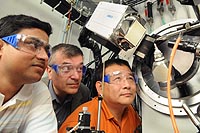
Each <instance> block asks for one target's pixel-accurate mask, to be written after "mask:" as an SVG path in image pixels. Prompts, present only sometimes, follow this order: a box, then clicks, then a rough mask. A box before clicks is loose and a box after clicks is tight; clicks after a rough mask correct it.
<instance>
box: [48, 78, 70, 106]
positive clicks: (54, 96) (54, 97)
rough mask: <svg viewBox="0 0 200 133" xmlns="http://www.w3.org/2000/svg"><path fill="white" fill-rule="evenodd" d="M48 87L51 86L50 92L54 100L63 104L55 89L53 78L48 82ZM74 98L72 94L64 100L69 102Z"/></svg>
mask: <svg viewBox="0 0 200 133" xmlns="http://www.w3.org/2000/svg"><path fill="white" fill-rule="evenodd" d="M48 88H49V92H50V94H51V98H52V101H56V102H57V103H59V104H61V102H60V100H59V99H58V97H57V95H56V93H55V91H54V89H53V82H52V80H49V83H48ZM71 100H72V95H68V96H67V97H66V100H65V101H64V103H66V102H69V101H71Z"/></svg>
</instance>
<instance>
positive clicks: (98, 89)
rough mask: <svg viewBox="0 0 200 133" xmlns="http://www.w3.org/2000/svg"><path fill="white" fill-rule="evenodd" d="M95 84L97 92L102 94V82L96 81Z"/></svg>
mask: <svg viewBox="0 0 200 133" xmlns="http://www.w3.org/2000/svg"><path fill="white" fill-rule="evenodd" d="M95 86H96V89H97V92H98V94H99V95H102V93H103V90H102V82H101V81H97V82H96V84H95Z"/></svg>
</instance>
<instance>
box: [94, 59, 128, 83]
mask: <svg viewBox="0 0 200 133" xmlns="http://www.w3.org/2000/svg"><path fill="white" fill-rule="evenodd" d="M112 65H120V66H127V67H128V68H129V69H130V70H131V71H132V69H131V67H130V65H129V63H128V62H127V61H126V60H123V59H120V58H116V59H108V60H106V61H105V69H106V68H107V67H109V66H112ZM102 72H103V63H101V65H100V67H99V68H98V69H97V71H96V80H95V81H101V80H102Z"/></svg>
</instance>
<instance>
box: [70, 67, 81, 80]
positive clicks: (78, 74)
mask: <svg viewBox="0 0 200 133" xmlns="http://www.w3.org/2000/svg"><path fill="white" fill-rule="evenodd" d="M71 73H72V74H71V77H72V78H74V79H80V77H82V74H80V72H78V71H77V70H76V69H75V68H74V69H73V71H71Z"/></svg>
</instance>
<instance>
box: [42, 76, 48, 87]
mask: <svg viewBox="0 0 200 133" xmlns="http://www.w3.org/2000/svg"><path fill="white" fill-rule="evenodd" d="M41 81H42V82H44V83H45V84H46V86H48V83H49V78H48V76H46V77H43V78H42V79H41Z"/></svg>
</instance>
